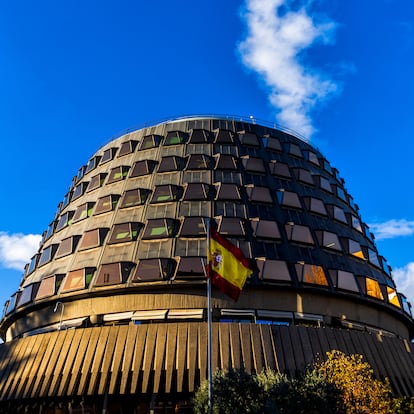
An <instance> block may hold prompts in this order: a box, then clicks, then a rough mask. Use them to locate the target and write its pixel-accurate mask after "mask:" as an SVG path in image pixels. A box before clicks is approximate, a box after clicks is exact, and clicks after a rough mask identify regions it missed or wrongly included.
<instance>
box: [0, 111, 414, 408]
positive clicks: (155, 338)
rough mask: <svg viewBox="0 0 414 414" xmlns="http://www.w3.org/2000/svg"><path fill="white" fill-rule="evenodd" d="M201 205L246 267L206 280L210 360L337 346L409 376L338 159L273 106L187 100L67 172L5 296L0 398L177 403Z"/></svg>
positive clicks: (195, 346) (194, 294)
mask: <svg viewBox="0 0 414 414" xmlns="http://www.w3.org/2000/svg"><path fill="white" fill-rule="evenodd" d="M209 219H213V220H214V221H215V223H216V224H217V230H218V232H219V233H220V234H221V235H222V236H225V237H226V238H227V239H228V240H229V241H230V242H231V243H233V244H234V245H235V246H237V247H238V248H239V249H241V251H242V252H243V253H244V255H245V256H246V257H247V258H248V260H249V263H250V265H251V267H252V268H253V269H254V272H253V274H252V275H251V276H250V278H249V279H248V281H247V283H246V285H245V286H244V289H243V291H242V293H241V296H240V299H239V300H238V301H237V302H234V301H233V300H231V299H230V298H228V297H227V296H225V295H224V294H223V293H221V292H220V291H219V290H218V289H215V288H213V290H212V318H213V366H214V368H216V367H219V368H223V369H229V368H239V367H244V368H245V369H246V370H248V371H255V372H260V371H261V370H263V369H265V368H272V369H276V370H279V371H281V372H286V373H288V374H289V375H292V376H293V375H295V374H296V373H297V372H300V371H303V370H304V369H305V368H306V367H307V365H308V364H310V363H311V362H312V361H313V360H314V359H315V358H316V357H317V356H319V357H323V356H324V355H325V353H326V351H329V350H332V349H339V350H342V351H344V352H346V353H358V354H362V355H364V357H365V359H366V360H367V361H368V362H369V363H370V364H371V365H372V366H373V368H374V371H375V375H376V376H377V377H378V378H385V377H388V378H389V380H390V382H391V384H392V387H393V390H394V392H395V393H396V394H399V395H412V394H414V382H413V378H414V357H413V355H414V347H413V345H412V344H411V342H410V339H411V338H412V336H413V332H414V330H413V328H414V324H413V319H412V316H411V310H410V304H409V303H408V302H407V299H406V297H405V296H404V295H403V294H402V293H400V292H399V291H398V290H397V287H396V286H395V283H394V281H393V278H392V274H391V270H390V267H389V266H388V265H387V262H386V260H385V258H384V257H382V256H381V255H380V253H379V252H378V251H377V248H376V245H375V242H374V237H373V235H372V234H371V233H370V231H369V228H368V226H367V225H366V224H365V223H364V222H363V220H362V218H361V215H360V212H359V209H358V206H357V205H356V204H355V202H354V200H353V198H352V196H351V195H350V194H348V192H347V190H346V188H345V186H344V180H343V179H342V178H341V177H340V175H339V172H338V170H337V169H335V168H333V167H332V166H331V165H330V164H329V162H328V160H326V158H325V157H324V156H323V155H322V154H321V153H320V152H319V151H318V150H317V149H316V148H314V147H312V146H311V145H309V144H308V143H306V142H305V141H304V140H302V139H299V138H297V137H296V136H294V135H292V134H291V133H289V132H286V131H283V130H280V129H278V128H276V127H275V126H273V125H271V124H269V125H266V124H265V123H261V124H258V123H256V122H255V121H254V120H251V119H243V118H232V117H210V116H197V117H187V118H182V119H175V120H170V121H167V122H162V123H159V124H156V125H152V126H147V127H145V128H142V129H139V130H136V131H131V132H128V133H126V134H124V135H122V136H120V137H119V138H116V139H114V140H113V141H111V142H110V143H108V144H106V145H105V146H103V147H102V148H100V149H99V150H98V151H97V152H96V153H95V154H94V155H93V156H92V157H91V158H90V159H89V160H88V162H87V163H86V165H84V166H82V167H81V168H80V169H79V171H78V173H77V175H76V176H75V177H74V178H73V181H72V184H71V186H70V188H69V190H68V191H67V193H66V194H65V196H64V198H63V200H62V202H61V203H60V204H59V206H58V210H57V212H56V215H55V217H54V218H53V219H52V220H51V222H50V224H49V225H48V227H47V230H46V231H45V232H44V234H43V240H42V242H41V245H40V247H39V250H38V252H37V253H36V254H35V255H34V256H33V258H32V259H31V261H30V263H29V264H28V265H27V266H26V268H25V272H24V275H23V278H22V281H21V284H20V286H19V288H18V289H17V291H16V293H15V294H14V295H13V296H12V297H11V298H10V300H9V301H8V302H7V303H6V306H5V309H4V314H3V318H2V320H1V324H0V329H1V333H2V336H3V339H4V341H5V343H4V344H2V345H0V412H24V410H26V412H27V410H29V411H30V412H33V413H37V412H39V413H40V412H42V413H46V412H91V413H92V412H97V411H98V410H99V412H101V411H102V410H106V412H111V413H112V412H113V413H118V412H121V410H123V411H122V412H131V413H132V412H149V411H150V410H153V411H152V412H157V410H160V411H159V412H173V407H175V405H176V404H180V407H181V410H182V411H183V410H185V407H186V405H188V404H189V403H190V401H191V396H192V394H193V392H194V390H195V389H196V388H197V386H198V385H199V384H200V381H202V380H203V379H205V378H206V376H207V296H206V277H205V270H204V269H205V265H206V255H207V235H206V222H207V220H209ZM59 410H60V411H59ZM76 410H78V411H76ZM128 410H129V411H128ZM163 410H164V411H163Z"/></svg>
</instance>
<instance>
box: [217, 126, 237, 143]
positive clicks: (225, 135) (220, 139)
mask: <svg viewBox="0 0 414 414" xmlns="http://www.w3.org/2000/svg"><path fill="white" fill-rule="evenodd" d="M214 142H216V143H231V142H234V139H233V132H231V131H228V130H225V129H219V130H218V131H216V138H215V141H214Z"/></svg>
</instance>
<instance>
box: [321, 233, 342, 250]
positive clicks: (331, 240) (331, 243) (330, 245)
mask: <svg viewBox="0 0 414 414" xmlns="http://www.w3.org/2000/svg"><path fill="white" fill-rule="evenodd" d="M322 247H325V248H327V249H332V250H337V251H342V247H341V244H340V243H339V239H338V236H337V235H336V234H335V233H330V232H329V231H324V232H323V241H322Z"/></svg>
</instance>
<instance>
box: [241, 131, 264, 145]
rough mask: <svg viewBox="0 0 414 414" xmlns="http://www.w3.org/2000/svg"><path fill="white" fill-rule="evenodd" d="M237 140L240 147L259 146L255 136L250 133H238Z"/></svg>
mask: <svg viewBox="0 0 414 414" xmlns="http://www.w3.org/2000/svg"><path fill="white" fill-rule="evenodd" d="M239 139H240V142H241V144H242V145H250V146H253V147H258V146H259V145H260V144H259V140H258V138H257V136H256V134H253V133H251V132H245V133H239Z"/></svg>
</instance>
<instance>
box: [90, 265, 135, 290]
mask: <svg viewBox="0 0 414 414" xmlns="http://www.w3.org/2000/svg"><path fill="white" fill-rule="evenodd" d="M133 268H134V263H129V262H120V263H109V264H103V265H102V266H101V268H100V270H99V272H98V276H97V277H96V282H95V286H97V287H99V286H108V285H116V284H119V283H125V282H126V280H127V279H128V276H129V274H130V273H131V270H132V269H133Z"/></svg>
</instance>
